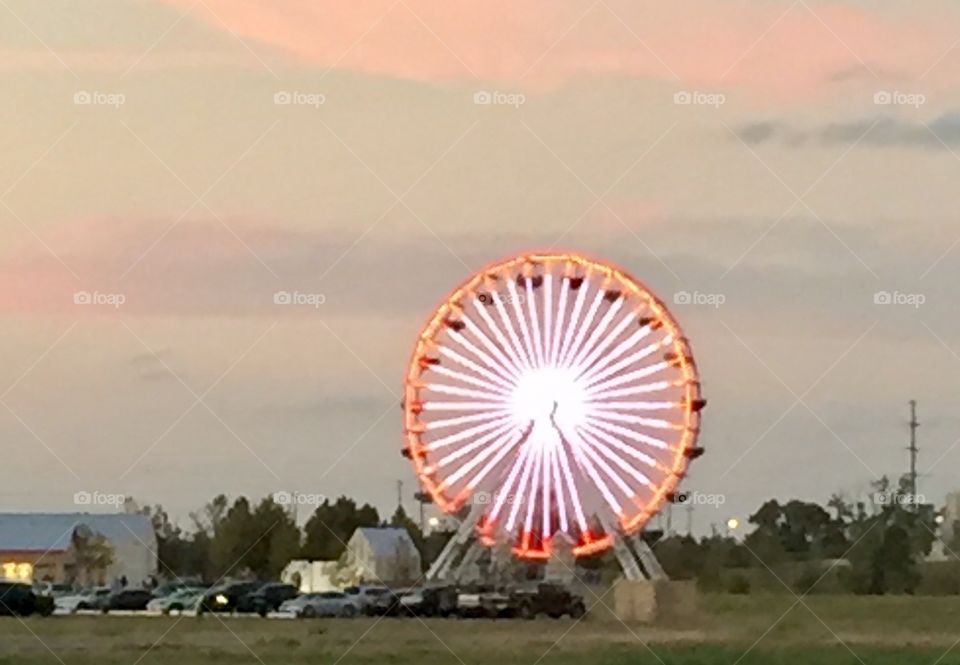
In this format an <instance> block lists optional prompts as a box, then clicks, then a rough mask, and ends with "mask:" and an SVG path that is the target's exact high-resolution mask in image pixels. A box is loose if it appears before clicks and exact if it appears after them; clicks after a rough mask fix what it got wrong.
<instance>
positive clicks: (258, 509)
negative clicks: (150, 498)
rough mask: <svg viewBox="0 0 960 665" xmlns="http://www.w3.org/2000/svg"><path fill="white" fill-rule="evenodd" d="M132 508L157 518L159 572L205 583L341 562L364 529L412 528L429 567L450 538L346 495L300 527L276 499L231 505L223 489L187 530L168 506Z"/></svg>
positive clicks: (326, 504)
mask: <svg viewBox="0 0 960 665" xmlns="http://www.w3.org/2000/svg"><path fill="white" fill-rule="evenodd" d="M133 509H134V510H136V511H137V512H141V513H143V514H145V515H148V516H149V517H150V519H151V521H152V522H153V528H154V532H155V533H156V537H157V557H158V559H159V568H160V574H161V576H162V577H179V578H182V579H188V578H189V579H198V580H203V581H206V582H211V581H215V580H218V579H221V578H222V577H225V576H233V577H240V576H252V577H256V578H258V579H276V578H277V577H278V576H279V575H280V572H281V571H282V570H283V568H284V567H285V566H286V565H287V564H288V563H289V562H290V561H291V560H294V559H314V560H336V559H339V558H340V556H341V555H342V554H343V552H344V550H345V549H346V544H347V541H348V540H349V539H350V536H351V535H353V532H354V530H355V529H357V528H359V527H378V526H395V527H400V528H403V529H406V530H407V531H408V532H409V533H410V537H411V538H412V539H413V542H414V543H415V544H416V546H417V548H418V550H419V551H420V555H421V559H422V561H423V565H424V566H426V565H428V564H429V563H430V562H431V561H433V559H435V558H436V556H437V555H438V554H439V552H440V550H441V549H442V548H443V546H444V544H446V541H447V539H448V538H449V537H450V534H449V533H447V532H442V531H433V532H432V533H431V534H430V535H429V536H424V535H423V533H422V532H421V530H420V528H419V525H418V524H417V523H416V522H414V521H413V520H412V519H410V517H409V516H407V514H406V512H405V511H404V510H403V508H402V507H400V508H398V509H397V510H396V511H395V512H394V514H393V515H392V516H391V517H390V519H389V520H382V519H381V518H380V515H379V513H378V512H377V509H376V508H374V507H373V506H371V505H369V504H363V505H361V506H358V505H357V503H356V502H355V501H354V500H353V499H350V498H348V497H345V496H342V497H340V498H338V499H337V500H336V501H333V502H331V501H329V500H327V501H324V502H323V503H322V504H320V505H318V506H317V507H316V509H315V511H314V512H313V514H312V515H311V516H310V518H309V519H308V520H307V522H306V524H304V526H303V528H302V529H301V528H300V527H299V526H298V525H297V523H296V521H295V520H294V517H293V515H292V513H291V512H290V510H289V507H288V506H285V505H281V504H278V503H276V502H275V501H274V499H273V497H270V496H268V497H265V498H263V499H261V500H260V501H259V502H257V503H256V504H254V503H252V502H251V501H250V500H249V499H247V498H246V497H239V498H238V499H236V500H234V501H233V503H231V502H230V501H229V499H227V497H226V496H224V495H222V494H221V495H219V496H217V497H215V498H214V499H213V500H212V501H210V502H209V503H208V504H207V505H206V506H204V507H203V508H202V509H201V510H200V511H198V512H195V513H191V514H190V522H191V526H190V527H189V528H186V529H183V528H181V527H179V526H178V525H176V524H175V523H173V522H172V521H171V520H170V517H169V515H168V514H167V512H166V511H165V510H164V509H163V507H162V506H153V507H145V508H135V507H134V508H133Z"/></svg>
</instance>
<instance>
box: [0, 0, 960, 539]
mask: <svg viewBox="0 0 960 665" xmlns="http://www.w3.org/2000/svg"><path fill="white" fill-rule="evenodd" d="M958 79H960V7H958V6H957V5H956V3H954V2H947V1H945V0H944V1H941V0H931V1H929V2H925V3H922V5H917V4H909V3H894V2H886V1H882V2H877V1H874V2H865V1H864V2H816V1H814V0H797V1H796V2H785V1H781V0H770V1H768V2H762V3H758V2H741V1H737V2H735V1H731V0H724V1H717V2H706V1H694V0H677V1H676V2H670V3H655V2H631V1H628V0H596V1H595V2H594V1H589V0H588V1H579V0H577V1H570V0H551V1H550V2H547V1H546V0H519V1H518V0H515V1H513V2H503V1H500V0H495V1H492V2H486V3H462V2H452V1H450V0H447V1H443V2H441V1H440V0H395V1H394V0H383V1H379V0H378V1H374V2H365V1H358V2H349V3H347V2H343V3H332V2H324V1H321V0H284V1H283V2H275V1H274V2H268V1H267V0H137V1H132V0H127V1H120V0H87V1H85V2H82V3H78V2H75V1H74V0H48V1H46V2H42V3H38V2H31V1H30V0H0V90H2V93H0V94H2V96H3V100H4V103H3V104H2V106H0V120H2V122H0V149H2V153H3V158H2V159H0V315H2V324H3V325H2V329H0V335H2V342H0V441H2V450H3V458H2V463H0V468H2V469H3V471H4V473H3V478H4V480H3V483H2V484H0V503H2V506H3V508H4V509H15V510H56V511H67V510H73V509H75V506H74V504H73V495H74V493H75V492H78V491H90V492H93V491H99V492H103V493H120V494H125V495H128V496H134V497H135V498H136V499H138V500H139V501H141V502H144V503H151V504H153V503H162V504H163V505H164V506H165V507H167V508H168V509H169V510H170V511H171V512H172V513H173V514H174V515H175V516H177V517H178V518H180V519H185V518H186V515H187V513H188V511H190V510H193V509H195V508H197V507H199V506H200V505H202V504H203V503H204V502H205V501H207V500H208V499H209V498H211V497H212V495H214V494H216V493H220V492H225V493H227V494H228V495H231V496H236V495H238V494H247V495H254V496H263V495H265V494H269V493H273V492H276V491H278V490H287V491H294V490H295V491H299V492H305V493H319V494H325V495H329V496H336V495H338V494H341V493H348V494H351V495H353V496H356V497H357V498H360V499H364V500H369V501H372V502H374V503H376V504H377V505H378V506H379V507H380V508H381V511H390V510H392V508H393V505H394V503H395V500H396V499H395V497H396V481H397V480H404V482H405V483H406V485H405V487H406V493H407V495H408V497H409V495H410V494H412V492H413V491H414V487H415V485H414V482H415V481H414V476H413V473H412V470H411V469H410V467H409V462H408V461H407V460H405V459H403V458H402V457H401V456H400V453H399V451H400V448H401V445H402V439H401V421H400V415H401V411H400V407H399V398H400V395H401V387H402V378H403V374H404V368H405V365H406V363H407V361H408V360H409V354H410V352H411V350H412V348H413V342H414V340H415V338H416V336H417V334H418V332H419V330H420V326H421V325H422V323H423V321H424V320H425V318H426V317H427V316H428V314H430V313H431V312H432V311H433V309H434V308H435V307H436V305H437V304H438V302H439V301H440V300H441V299H442V298H443V297H444V295H445V294H446V293H447V292H449V290H450V289H451V288H452V287H454V286H455V285H456V284H458V283H459V282H461V281H463V280H464V279H466V278H467V277H469V276H470V275H471V274H472V273H473V272H475V271H476V270H478V269H480V268H481V267H482V266H483V265H485V264H486V263H489V262H491V261H494V260H497V259H500V258H503V257H505V256H510V255H513V254H516V253H519V252H522V251H526V250H532V249H547V248H559V249H565V250H573V251H582V252H585V253H588V254H590V255H593V256H598V257H606V258H609V259H610V260H612V261H615V262H617V263H619V264H621V265H623V266H624V267H626V268H627V269H628V270H629V271H630V272H631V273H632V274H633V275H634V276H635V277H637V278H638V279H640V280H642V281H643V282H645V283H646V284H647V285H648V286H649V287H650V288H651V289H653V290H654V291H655V292H657V293H658V294H660V296H661V297H662V298H663V299H664V300H665V301H667V302H668V303H669V304H671V306H672V307H673V311H674V313H675V315H676V316H677V318H678V320H679V321H680V322H681V324H682V325H683V326H684V327H685V329H686V331H687V333H688V335H689V337H690V339H691V342H692V345H693V348H694V351H695V353H696V355H697V359H698V362H699V364H700V369H701V373H702V375H703V386H704V392H705V394H706V396H707V398H708V399H709V400H710V405H709V407H708V409H707V412H706V413H705V417H704V426H703V436H702V443H703V445H704V446H705V447H706V448H707V450H708V453H707V455H705V456H704V457H703V458H702V459H700V460H698V461H697V462H696V464H695V465H694V467H693V471H692V474H691V476H690V478H689V479H688V481H687V482H686V484H685V488H686V489H688V490H691V491H697V492H701V493H704V494H723V495H724V496H725V497H726V504H725V505H724V506H723V507H722V508H720V509H715V508H711V507H703V508H700V509H698V510H697V512H696V514H695V521H696V528H697V529H698V530H699V531H704V530H706V529H707V528H708V527H709V524H710V523H713V522H716V523H720V522H723V521H725V520H726V518H727V517H729V516H731V515H736V516H740V517H746V516H747V515H748V514H749V512H751V511H752V510H753V509H755V508H756V507H757V506H758V505H759V503H760V502H761V501H763V500H765V499H766V498H768V497H770V496H777V497H780V498H784V499H786V498H791V497H801V498H807V499H813V500H821V501H822V500H825V499H826V498H827V497H828V496H829V495H830V494H831V493H832V492H838V491H839V492H845V493H846V494H847V495H848V496H850V497H857V496H861V497H862V496H865V492H866V491H867V488H868V485H869V483H870V481H871V480H873V479H875V478H876V477H877V476H879V475H882V474H888V475H890V476H896V475H899V474H900V473H901V472H902V471H904V470H905V469H906V465H907V455H906V452H905V450H904V447H905V446H906V443H907V428H906V420H907V416H908V411H907V401H908V400H909V399H911V398H915V399H917V400H919V402H920V416H921V419H922V421H923V426H922V428H921V430H920V436H921V439H920V445H921V457H920V462H919V466H920V469H921V471H922V472H923V473H924V475H923V476H922V477H921V481H920V491H921V493H922V494H924V495H925V497H926V498H927V499H928V500H930V501H934V502H937V503H939V502H941V501H942V499H943V496H944V494H945V493H946V492H948V491H951V490H953V489H960V487H956V486H955V485H954V484H953V483H955V474H952V473H951V470H952V469H955V468H956V466H957V464H960V413H958V411H957V409H956V406H955V402H956V396H957V395H958V393H960V390H958V386H960V380H958V375H960V310H958V307H957V302H958V295H960V286H958V285H960V223H958V215H960V213H958V207H960V206H958V204H960V193H958V192H960V188H958V183H960V80H958ZM483 100H490V101H491V102H492V103H489V104H486V103H477V102H478V101H483ZM278 291H287V292H300V293H303V294H317V295H318V296H322V297H319V298H317V299H316V300H317V303H318V304H317V306H315V307H314V306H309V305H302V306H290V305H277V304H275V302H274V294H275V293H277V292H278ZM78 293H81V294H82V293H89V294H93V295H91V299H94V300H96V299H97V298H99V303H98V302H93V303H91V304H83V302H82V300H83V298H82V297H79V298H78V297H75V296H77V294H78ZM682 293H689V294H697V295H700V296H717V295H720V296H722V298H720V300H722V301H723V304H722V305H720V306H718V307H715V306H710V305H706V304H700V305H697V304H689V305H683V304H676V305H674V304H673V303H674V299H675V296H676V295H677V294H682ZM887 293H888V294H890V299H891V300H893V302H892V303H890V304H882V303H883V301H884V298H885V295H884V294H887ZM878 294H879V295H878ZM77 299H79V300H80V301H81V302H80V303H79V304H78V303H77V302H75V301H76V300H77ZM716 300H717V298H713V301H716ZM120 301H122V302H120ZM878 302H879V303H880V304H878ZM413 505H414V504H413V502H412V501H408V508H410V509H411V510H412V509H413Z"/></svg>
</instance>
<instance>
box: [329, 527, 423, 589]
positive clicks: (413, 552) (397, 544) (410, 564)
mask: <svg viewBox="0 0 960 665" xmlns="http://www.w3.org/2000/svg"><path fill="white" fill-rule="evenodd" d="M340 564H341V568H342V569H344V570H349V571H350V572H351V573H352V577H353V579H354V580H355V581H356V582H368V583H373V584H379V583H384V584H390V583H396V582H411V581H413V580H416V579H418V578H419V577H420V575H421V574H422V571H421V568H420V552H419V551H418V550H417V546H416V545H415V544H414V542H413V539H412V538H410V534H409V533H407V531H406V529H400V528H396V527H385V528H360V529H357V530H356V531H354V532H353V535H352V536H350V540H349V541H347V550H346V552H344V554H343V557H341V559H340Z"/></svg>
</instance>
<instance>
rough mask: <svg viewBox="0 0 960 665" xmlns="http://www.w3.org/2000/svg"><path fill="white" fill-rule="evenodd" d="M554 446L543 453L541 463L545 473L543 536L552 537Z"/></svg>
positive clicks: (543, 480) (543, 481) (543, 483)
mask: <svg viewBox="0 0 960 665" xmlns="http://www.w3.org/2000/svg"><path fill="white" fill-rule="evenodd" d="M552 462H553V447H552V446H551V447H549V448H547V449H546V450H545V451H544V453H543V463H542V464H541V465H540V471H541V472H542V473H543V479H542V480H541V487H543V501H542V502H541V503H543V529H542V532H543V537H544V538H549V537H550V535H551V534H550V480H551V476H550V474H551V472H552V471H553V464H552Z"/></svg>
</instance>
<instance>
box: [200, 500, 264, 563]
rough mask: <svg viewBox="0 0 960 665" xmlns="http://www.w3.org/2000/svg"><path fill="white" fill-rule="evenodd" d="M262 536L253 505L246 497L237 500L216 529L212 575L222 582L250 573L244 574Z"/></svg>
mask: <svg viewBox="0 0 960 665" xmlns="http://www.w3.org/2000/svg"><path fill="white" fill-rule="evenodd" d="M259 536H260V534H259V533H257V528H256V524H255V523H254V521H253V515H252V514H251V513H250V502H249V501H248V500H247V498H246V497H240V498H238V499H237V500H236V501H234V503H233V505H232V506H231V507H230V508H229V509H228V510H227V512H226V514H224V515H223V516H222V518H221V519H219V520H217V522H216V526H215V527H214V532H213V539H212V541H211V543H210V563H211V566H212V570H213V574H214V575H215V576H216V577H218V578H219V577H223V576H226V575H229V574H231V573H233V572H234V571H236V572H237V573H239V574H241V575H242V574H244V573H246V572H249V571H248V570H245V569H246V563H247V559H248V552H249V549H250V546H251V545H252V544H253V543H254V542H255V541H256V540H257V538H258V537H259Z"/></svg>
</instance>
